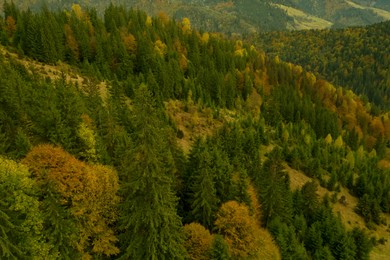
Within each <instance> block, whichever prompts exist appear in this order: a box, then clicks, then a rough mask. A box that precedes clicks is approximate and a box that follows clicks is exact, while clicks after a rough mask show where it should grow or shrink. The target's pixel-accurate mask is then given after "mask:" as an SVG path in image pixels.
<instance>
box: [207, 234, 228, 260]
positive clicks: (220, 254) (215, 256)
mask: <svg viewBox="0 0 390 260" xmlns="http://www.w3.org/2000/svg"><path fill="white" fill-rule="evenodd" d="M211 259H212V260H228V259H230V254H229V245H228V244H227V243H226V241H225V240H224V239H223V236H221V235H215V236H214V241H213V245H212V248H211Z"/></svg>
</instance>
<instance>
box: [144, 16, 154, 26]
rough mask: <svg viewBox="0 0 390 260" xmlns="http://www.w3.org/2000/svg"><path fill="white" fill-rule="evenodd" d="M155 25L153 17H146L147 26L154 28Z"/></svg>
mask: <svg viewBox="0 0 390 260" xmlns="http://www.w3.org/2000/svg"><path fill="white" fill-rule="evenodd" d="M152 24H153V20H152V17H150V16H149V15H148V16H147V17H146V21H145V25H146V26H148V27H150V26H152Z"/></svg>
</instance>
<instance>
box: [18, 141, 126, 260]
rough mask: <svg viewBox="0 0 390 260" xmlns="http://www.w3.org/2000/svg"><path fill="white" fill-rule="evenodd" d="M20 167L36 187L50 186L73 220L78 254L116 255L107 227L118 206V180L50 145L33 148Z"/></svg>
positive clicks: (112, 173)
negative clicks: (38, 185) (77, 232)
mask: <svg viewBox="0 0 390 260" xmlns="http://www.w3.org/2000/svg"><path fill="white" fill-rule="evenodd" d="M23 163H24V164H25V165H27V166H28V167H29V168H30V170H31V171H32V173H33V176H34V177H35V178H36V179H37V182H38V183H39V184H40V185H42V186H44V185H47V184H48V183H49V184H51V185H53V186H54V189H55V191H56V192H57V193H58V194H59V196H60V201H61V203H62V205H64V206H66V207H67V208H68V209H69V211H70V214H71V215H72V216H73V217H74V218H75V219H76V222H77V223H76V225H77V227H78V230H79V234H78V243H77V249H78V251H80V253H82V254H83V255H84V256H86V257H88V256H90V254H96V255H107V256H109V255H115V254H118V253H119V249H118V248H117V247H116V246H115V242H116V241H117V238H116V237H115V234H114V231H113V230H112V228H111V227H110V226H111V225H112V224H113V223H114V222H115V221H116V210H115V209H116V206H117V204H118V202H119V197H118V196H117V195H116V194H117V191H118V189H119V184H118V176H117V173H116V172H115V171H114V170H113V169H111V168H109V167H106V166H102V165H89V164H86V163H84V162H81V161H79V160H77V159H76V158H75V157H73V156H72V155H70V154H68V153H67V152H65V151H64V150H63V149H61V148H58V147H53V146H51V145H39V146H36V147H34V148H33V149H32V150H31V151H30V152H29V153H28V154H27V156H26V158H25V159H24V160H23Z"/></svg>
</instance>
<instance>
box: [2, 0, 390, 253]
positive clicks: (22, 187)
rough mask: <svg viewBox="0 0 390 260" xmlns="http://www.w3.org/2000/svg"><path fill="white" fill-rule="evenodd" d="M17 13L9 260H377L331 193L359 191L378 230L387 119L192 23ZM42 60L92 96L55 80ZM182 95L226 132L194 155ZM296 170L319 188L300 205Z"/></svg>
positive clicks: (6, 64)
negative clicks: (180, 120) (179, 109)
mask: <svg viewBox="0 0 390 260" xmlns="http://www.w3.org/2000/svg"><path fill="white" fill-rule="evenodd" d="M4 9H5V10H7V11H6V13H5V14H6V15H5V17H4V19H2V20H1V23H0V34H1V42H2V43H3V44H4V45H5V47H3V46H2V47H1V52H0V93H1V95H0V155H1V157H0V195H1V196H0V197H1V200H0V234H1V236H0V258H21V257H30V256H32V257H36V258H56V257H59V256H61V257H62V258H66V259H75V258H90V257H92V258H105V257H112V258H117V257H119V258H122V259H129V258H130V259H187V258H189V259H229V258H231V259H247V258H255V259H256V258H257V259H264V258H269V259H280V258H283V259H289V258H294V259H301V258H303V259H305V258H308V257H311V258H313V259H332V258H335V259H344V258H347V259H366V258H367V255H368V254H369V252H370V250H371V247H372V241H371V240H370V239H369V238H368V236H367V235H366V234H365V232H364V231H362V230H360V229H355V230H352V231H350V230H346V229H345V228H344V226H343V225H342V222H341V220H340V218H338V217H336V216H335V215H334V214H333V213H332V208H331V206H332V205H331V203H330V202H329V199H327V198H326V197H325V198H324V199H322V198H319V197H317V195H316V194H317V193H316V190H317V188H318V186H317V185H318V184H317V182H319V183H320V185H322V186H323V187H326V188H327V189H328V190H329V191H336V192H337V190H338V189H340V187H347V188H348V189H349V190H350V191H351V192H352V193H353V194H354V195H356V196H357V197H358V198H359V204H358V206H357V208H356V211H357V212H358V213H359V214H361V215H362V216H363V217H364V219H365V220H366V222H367V223H368V224H370V225H374V224H378V225H379V224H381V214H382V212H385V213H389V211H390V204H389V203H390V202H389V192H390V183H389V178H388V177H387V176H388V170H386V167H381V168H380V167H378V164H379V165H382V166H386V162H387V161H386V160H385V159H386V158H384V157H385V154H386V149H385V148H386V147H385V145H386V141H387V140H388V139H389V137H390V131H389V129H390V124H389V118H388V117H387V115H386V114H383V115H373V114H371V113H370V111H369V110H368V109H367V107H366V106H365V105H364V103H363V102H362V101H361V100H360V99H359V98H358V97H357V96H355V95H354V94H353V93H352V92H350V91H345V90H342V89H340V88H336V87H334V86H333V85H331V84H330V83H329V82H326V81H324V80H319V79H317V78H316V77H315V76H314V74H312V73H310V72H307V71H304V70H303V69H302V67H300V66H295V65H292V64H289V63H285V62H282V61H280V60H279V59H278V58H269V57H268V56H266V55H264V53H263V52H261V51H258V50H257V49H256V48H255V47H254V46H249V45H247V44H246V43H245V42H244V43H243V42H242V41H240V40H233V39H224V38H223V37H222V36H221V35H219V34H212V33H207V32H205V33H200V32H198V31H196V30H193V29H192V28H191V22H190V20H189V19H183V21H181V22H178V23H177V22H174V21H172V20H170V19H168V18H167V17H166V16H163V15H162V16H159V17H149V16H147V15H146V14H145V13H143V12H140V11H134V10H126V9H125V8H123V7H117V6H114V5H110V6H109V7H108V8H107V9H106V11H105V14H104V19H101V18H100V17H99V16H98V15H97V13H96V11H95V10H93V9H92V10H88V9H87V10H84V9H82V8H80V6H78V5H74V6H73V7H72V9H71V10H69V11H62V12H60V11H56V12H52V11H49V10H47V9H43V10H42V11H41V12H38V13H33V12H30V11H19V10H18V9H17V8H15V6H14V5H13V4H8V3H7V4H5V8H4ZM48 23H50V25H47V24H48ZM46 25H47V26H46ZM12 51H14V52H15V53H17V54H14V53H12ZM18 55H19V56H18ZM32 60H34V62H33V61H32ZM37 61H40V62H43V63H46V64H51V65H53V67H54V66H55V67H56V68H62V69H64V68H69V67H66V66H64V63H67V64H70V65H72V68H73V69H74V70H77V71H78V73H79V75H81V76H82V77H83V79H84V82H83V81H72V79H69V74H68V73H70V72H69V71H66V69H64V71H62V75H59V76H58V77H49V76H46V77H45V76H43V75H42V74H44V73H42V72H39V71H38V70H37V68H35V67H34V65H33V64H37ZM26 64H27V65H26ZM41 64H42V63H41ZM68 70H69V69H68ZM101 82H103V83H101ZM172 99H176V100H178V102H180V103H182V104H183V107H184V108H183V110H185V111H186V112H188V113H192V116H193V120H192V121H194V122H195V121H197V118H196V115H197V113H198V112H199V113H202V111H204V110H205V109H206V108H207V111H209V115H208V116H209V121H210V122H212V121H213V120H217V119H219V118H222V117H223V115H224V113H227V112H226V111H227V110H229V112H230V114H229V115H230V117H229V120H226V122H224V123H223V124H222V125H221V126H220V127H219V128H218V129H217V130H215V131H214V132H213V133H209V134H208V135H202V136H198V137H195V136H192V138H193V142H191V143H190V146H191V147H190V149H189V152H188V153H187V154H185V153H184V152H183V150H182V149H181V147H180V146H178V144H177V142H176V141H177V139H180V138H184V137H186V136H185V135H186V134H187V132H186V133H184V132H183V131H181V130H180V129H178V126H177V124H176V122H175V120H176V119H175V118H172V117H170V116H169V115H168V114H167V113H166V110H165V105H166V104H167V101H169V100H172ZM186 124H188V125H191V122H186ZM379 162H380V163H379ZM287 165H288V166H289V167H292V168H294V169H297V170H301V171H303V172H304V173H305V174H306V175H308V176H310V177H313V178H314V179H315V180H316V181H314V182H309V183H306V184H305V185H304V186H303V187H302V188H301V189H298V190H296V191H292V190H291V189H290V177H289V175H288V174H287V173H286V171H285V169H286V166H287ZM270 234H272V236H273V238H274V241H272V239H268V240H267V239H266V238H267V237H269V236H270ZM276 244H277V246H278V247H276Z"/></svg>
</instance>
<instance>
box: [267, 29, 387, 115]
mask: <svg viewBox="0 0 390 260" xmlns="http://www.w3.org/2000/svg"><path fill="white" fill-rule="evenodd" d="M389 28H390V23H389V22H383V23H379V24H375V25H372V26H368V27H355V28H348V29H339V30H328V29H326V30H311V31H294V32H271V33H267V34H262V35H261V36H260V41H261V42H262V45H263V46H264V49H265V50H266V51H267V52H269V53H272V54H273V55H279V57H280V58H282V59H283V60H286V61H289V62H292V63H295V64H300V65H302V66H303V67H304V68H305V69H306V70H309V71H313V72H316V73H318V74H319V75H321V77H324V78H326V79H328V80H330V81H331V82H332V83H334V84H336V85H339V86H343V87H347V88H349V89H352V90H353V91H354V92H356V93H357V94H361V95H365V96H367V97H368V99H369V101H370V102H372V103H373V104H375V105H376V106H379V107H380V108H385V109H389V107H390V102H389V95H390V87H389V84H390V71H389V67H390V64H389V60H390V58H389V52H390V49H389V48H390V47H389V46H390V36H389V35H390V32H389Z"/></svg>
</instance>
